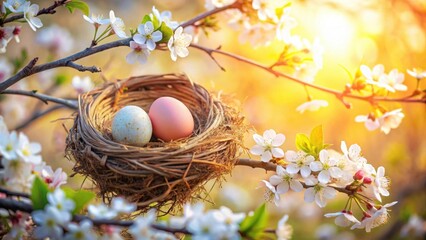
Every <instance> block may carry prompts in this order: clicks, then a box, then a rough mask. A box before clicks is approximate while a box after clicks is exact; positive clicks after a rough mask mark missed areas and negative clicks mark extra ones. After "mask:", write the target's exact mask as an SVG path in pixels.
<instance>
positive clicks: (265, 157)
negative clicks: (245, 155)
mask: <svg viewBox="0 0 426 240" xmlns="http://www.w3.org/2000/svg"><path fill="white" fill-rule="evenodd" d="M253 139H254V141H255V142H256V145H254V146H253V147H252V148H251V149H250V152H251V153H252V154H254V155H258V156H261V160H262V162H269V161H270V160H271V159H272V158H273V157H274V158H282V157H284V151H283V150H282V149H281V148H280V146H281V145H282V144H283V143H284V141H285V136H284V135H283V134H281V133H279V134H277V133H276V132H275V131H274V130H273V129H269V130H266V131H265V132H264V133H263V137H262V136H260V135H259V134H253Z"/></svg>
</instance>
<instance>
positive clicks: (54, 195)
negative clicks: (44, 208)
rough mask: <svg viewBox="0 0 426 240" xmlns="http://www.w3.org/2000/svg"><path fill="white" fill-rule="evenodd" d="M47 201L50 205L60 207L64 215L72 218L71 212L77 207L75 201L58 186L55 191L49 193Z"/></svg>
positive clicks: (59, 209)
mask: <svg viewBox="0 0 426 240" xmlns="http://www.w3.org/2000/svg"><path fill="white" fill-rule="evenodd" d="M47 201H48V202H49V206H51V207H54V208H56V209H58V211H59V212H60V213H61V214H62V215H64V217H67V218H70V219H71V217H72V215H71V212H72V211H73V210H74V208H75V202H74V201H73V200H71V199H69V198H67V197H66V196H65V192H64V191H63V190H62V189H60V188H56V189H55V191H53V192H51V193H48V194H47Z"/></svg>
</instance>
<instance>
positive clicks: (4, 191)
mask: <svg viewBox="0 0 426 240" xmlns="http://www.w3.org/2000/svg"><path fill="white" fill-rule="evenodd" d="M0 193H4V194H6V196H10V197H24V198H30V195H28V194H26V193H21V192H14V191H10V190H8V189H6V188H2V187H0Z"/></svg>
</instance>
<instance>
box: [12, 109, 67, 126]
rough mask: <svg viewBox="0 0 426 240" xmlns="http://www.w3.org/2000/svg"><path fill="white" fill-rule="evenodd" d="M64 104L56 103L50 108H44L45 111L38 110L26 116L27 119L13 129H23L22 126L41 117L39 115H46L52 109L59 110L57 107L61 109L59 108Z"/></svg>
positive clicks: (52, 110)
mask: <svg viewBox="0 0 426 240" xmlns="http://www.w3.org/2000/svg"><path fill="white" fill-rule="evenodd" d="M63 107H64V106H62V105H56V106H53V107H51V108H48V109H46V110H45V111H42V112H39V111H37V112H35V113H34V114H33V115H32V116H31V117H30V118H28V119H27V120H25V121H24V122H23V123H21V124H19V125H18V126H17V127H16V128H15V131H20V130H22V129H24V128H26V127H28V126H29V125H30V124H31V123H32V122H33V121H35V120H37V119H39V118H41V117H43V116H45V115H47V114H49V113H51V112H54V111H56V110H59V109H61V108H63Z"/></svg>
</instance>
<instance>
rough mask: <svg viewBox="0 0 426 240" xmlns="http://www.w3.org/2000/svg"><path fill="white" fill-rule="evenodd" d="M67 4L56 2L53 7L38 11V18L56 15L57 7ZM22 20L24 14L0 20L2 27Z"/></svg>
mask: <svg viewBox="0 0 426 240" xmlns="http://www.w3.org/2000/svg"><path fill="white" fill-rule="evenodd" d="M67 2H68V0H60V1H55V2H54V3H53V4H52V5H51V6H49V7H47V8H43V9H41V10H40V11H38V13H37V16H40V15H43V14H55V13H56V10H55V9H56V8H57V7H60V6H62V5H65V4H66V3H67ZM22 18H24V14H18V15H14V16H11V17H8V18H6V19H5V20H4V21H1V19H0V26H3V25H4V24H6V23H9V22H14V21H16V20H19V19H22Z"/></svg>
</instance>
